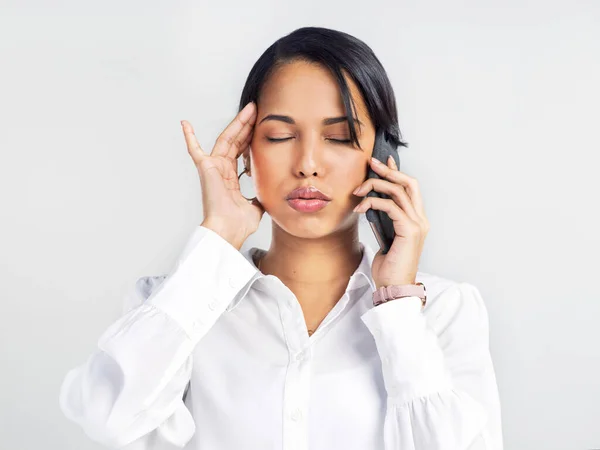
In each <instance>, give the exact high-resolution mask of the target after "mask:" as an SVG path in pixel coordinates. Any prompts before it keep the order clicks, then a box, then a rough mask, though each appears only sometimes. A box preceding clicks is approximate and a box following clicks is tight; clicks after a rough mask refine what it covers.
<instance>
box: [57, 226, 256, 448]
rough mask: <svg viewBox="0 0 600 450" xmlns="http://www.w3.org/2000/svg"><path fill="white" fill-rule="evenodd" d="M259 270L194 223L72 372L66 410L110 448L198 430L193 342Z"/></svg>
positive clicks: (63, 394) (63, 397)
mask: <svg viewBox="0 0 600 450" xmlns="http://www.w3.org/2000/svg"><path fill="white" fill-rule="evenodd" d="M256 273H257V270H256V268H255V267H254V266H253V265H252V264H251V263H250V262H249V261H248V260H246V258H245V257H244V256H243V255H242V254H241V253H240V252H239V251H238V250H237V249H236V248H235V247H233V246H232V245H230V244H229V243H228V242H227V241H226V240H225V239H223V238H222V237H221V236H219V235H218V234H217V233H215V232H214V231H212V230H210V229H208V228H205V227H203V226H197V227H196V228H195V229H194V231H193V232H192V234H191V236H190V237H189V238H188V240H187V242H186V243H185V245H184V248H183V251H182V252H181V254H180V256H179V257H178V259H177V261H176V263H175V265H174V267H173V269H172V270H171V272H170V273H169V274H167V275H166V276H163V277H158V278H157V277H142V278H140V279H138V280H137V282H136V283H135V285H134V286H133V287H132V289H131V290H130V291H129V292H127V293H126V295H125V301H124V306H123V310H124V314H123V315H122V316H121V317H120V318H119V319H118V320H116V322H114V323H113V324H112V325H110V326H109V327H108V329H107V330H106V331H105V332H104V333H103V334H102V336H101V337H100V339H99V341H98V347H97V349H96V350H95V351H94V352H93V353H92V354H91V355H90V356H89V357H88V358H87V360H86V361H85V362H84V363H83V364H82V365H80V366H78V367H76V368H74V369H72V370H70V371H69V372H68V373H67V375H66V376H65V378H64V380H63V382H62V385H61V389H60V396H59V403H60V407H61V409H62V411H63V413H64V414H65V416H66V417H67V418H68V419H70V420H72V421H73V422H75V423H77V424H78V425H80V426H81V427H82V428H83V429H84V431H85V432H86V434H87V435H88V436H89V437H90V438H91V439H93V440H95V441H97V442H100V443H103V444H104V445H107V446H109V447H113V448H127V449H132V450H133V449H136V450H138V449H139V450H146V449H150V448H156V447H155V445H158V444H159V443H160V445H161V447H160V448H164V447H163V445H164V444H166V443H168V444H171V447H169V448H172V447H173V446H175V447H176V448H177V447H183V446H184V445H185V444H186V443H187V442H188V441H189V440H190V439H191V437H192V436H193V434H194V433H195V425H194V421H193V419H192V416H191V414H190V412H189V410H188V409H187V407H186V405H185V403H184V399H183V396H184V392H185V390H186V387H187V385H188V383H189V381H190V376H191V372H192V352H193V350H194V347H195V346H196V344H197V343H198V341H199V340H200V339H202V337H203V336H205V335H206V333H207V332H208V331H209V329H210V328H211V327H212V325H213V324H214V323H215V321H216V320H217V319H218V317H219V316H220V315H221V314H222V313H223V312H224V311H225V309H226V308H227V307H228V306H229V304H230V303H231V302H232V300H233V299H234V297H235V296H236V294H237V293H238V292H239V291H240V290H241V289H242V287H243V286H244V285H245V284H246V283H247V282H249V281H250V280H251V279H252V277H253V276H254V275H256Z"/></svg>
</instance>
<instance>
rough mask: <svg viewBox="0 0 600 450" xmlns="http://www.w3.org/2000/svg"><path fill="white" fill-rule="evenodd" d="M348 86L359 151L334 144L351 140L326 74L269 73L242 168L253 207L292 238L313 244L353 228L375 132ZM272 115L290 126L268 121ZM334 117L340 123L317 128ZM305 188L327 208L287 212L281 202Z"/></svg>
mask: <svg viewBox="0 0 600 450" xmlns="http://www.w3.org/2000/svg"><path fill="white" fill-rule="evenodd" d="M346 81H347V83H348V85H349V88H350V92H351V95H352V97H353V100H354V103H355V105H356V108H357V110H358V116H357V117H356V119H358V120H359V121H360V122H361V124H362V125H361V124H358V123H356V122H355V126H356V132H357V134H358V139H359V142H360V145H361V147H362V150H361V149H360V148H358V147H356V146H355V144H353V143H352V142H341V143H340V142H335V141H334V139H335V140H342V141H344V140H349V139H350V129H349V126H348V122H347V121H346V120H345V110H344V106H343V103H342V97H341V95H340V93H339V89H338V85H337V83H336V82H335V80H334V78H333V76H332V75H331V74H330V73H329V71H328V70H327V69H324V68H322V67H320V66H318V65H316V64H310V63H307V62H293V63H290V64H287V65H285V66H283V67H281V68H279V69H278V70H277V71H276V72H275V73H273V75H272V76H271V77H270V79H269V80H268V81H267V83H266V84H265V85H264V87H263V90H262V92H261V97H260V99H259V101H258V104H257V118H256V126H255V129H254V134H253V137H252V141H251V143H250V150H249V151H247V152H246V153H245V154H244V160H245V163H246V167H249V169H250V175H251V177H252V179H253V181H254V188H255V190H256V196H257V199H258V201H260V203H261V204H262V205H263V207H264V208H265V211H266V212H267V213H268V214H269V215H270V216H271V218H272V220H273V222H275V223H276V224H277V225H278V226H280V227H281V228H282V229H284V230H285V231H287V232H288V233H290V234H292V235H294V236H298V237H305V238H316V237H320V236H325V235H328V234H331V233H333V232H335V231H340V230H344V229H347V228H349V227H350V226H352V225H353V224H356V217H357V213H354V212H353V211H352V209H353V208H354V207H355V206H356V205H357V204H358V203H359V202H360V200H361V198H360V197H356V196H354V195H353V194H352V191H354V189H356V188H357V187H358V186H359V185H360V184H361V183H362V182H363V181H364V180H365V177H366V173H367V167H368V160H369V158H370V157H371V153H372V150H373V144H374V141H375V128H374V125H373V124H372V123H371V120H370V118H369V117H368V115H367V111H366V108H365V105H364V102H363V99H362V97H361V95H360V93H359V91H358V89H357V88H356V85H355V84H354V83H353V82H352V81H351V80H350V78H348V77H346ZM270 115H278V116H287V117H289V119H288V121H283V120H277V119H270V118H269V117H268V116H270ZM336 117H344V120H343V121H339V122H337V123H331V124H328V125H327V124H324V123H323V121H324V120H325V119H330V118H336ZM292 121H293V123H289V122H292ZM269 138H270V139H287V140H285V141H281V142H272V141H270V140H269ZM288 138H289V139H288ZM248 156H249V157H250V163H248ZM305 186H315V187H316V188H318V189H319V190H320V191H321V192H323V193H324V194H325V195H327V196H328V197H329V198H331V201H329V202H328V203H327V205H326V206H325V207H324V208H322V209H320V210H319V211H314V212H300V211H298V210H296V209H294V208H292V207H291V206H290V204H289V203H288V201H287V200H286V197H287V195H288V194H289V193H290V191H292V190H293V189H296V188H298V187H305Z"/></svg>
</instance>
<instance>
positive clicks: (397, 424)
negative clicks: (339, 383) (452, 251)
mask: <svg viewBox="0 0 600 450" xmlns="http://www.w3.org/2000/svg"><path fill="white" fill-rule="evenodd" d="M361 318H362V320H363V322H364V323H365V325H366V326H367V327H368V328H369V330H370V331H371V333H372V335H373V337H374V339H375V342H376V346H377V351H378V353H379V355H380V358H381V364H382V372H383V376H384V384H385V387H386V391H387V395H388V397H387V411H386V415H385V423H384V431H383V432H384V441H385V450H501V449H502V448H503V440H502V429H501V414H500V401H499V395H498V388H497V384H496V376H495V373H494V367H493V364H492V358H491V355H490V351H489V322H488V315H487V310H486V307H485V304H484V302H483V299H482V298H481V294H480V292H479V290H478V289H477V288H476V287H475V286H473V285H471V284H469V283H456V284H454V285H452V286H451V287H449V288H447V289H445V290H444V291H443V292H442V293H441V294H439V297H437V298H436V299H435V301H432V302H431V303H428V304H427V305H426V307H425V308H424V309H423V310H422V308H421V300H420V299H419V298H418V297H406V298H403V299H397V300H392V301H390V302H387V303H384V304H381V305H379V306H376V307H373V308H371V309H369V310H368V311H367V312H366V313H364V314H363V315H362V317H361Z"/></svg>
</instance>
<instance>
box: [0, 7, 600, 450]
mask: <svg viewBox="0 0 600 450" xmlns="http://www.w3.org/2000/svg"><path fill="white" fill-rule="evenodd" d="M308 25H312V26H325V27H329V28H335V29H339V30H341V31H345V32H348V33H350V34H353V35H355V36H357V37H358V38H360V39H362V40H364V41H365V42H366V43H367V44H368V45H370V46H371V47H372V48H373V50H374V51H375V53H376V54H377V56H378V57H379V58H380V60H381V61H382V63H383V65H384V67H385V68H386V70H387V72H388V74H389V77H390V79H391V81H392V85H393V87H394V89H395V93H396V97H397V101H398V108H399V119H400V129H401V131H402V133H403V137H404V138H405V139H406V140H407V141H408V143H409V145H410V147H409V148H406V149H401V150H400V160H401V167H400V169H401V170H402V171H403V172H406V173H407V174H409V175H411V176H414V177H415V178H417V179H418V180H419V183H420V186H421V190H422V193H423V196H424V202H425V207H426V212H427V215H428V218H429V220H430V223H431V231H430V233H429V235H428V237H427V240H426V244H425V248H424V251H423V255H422V258H421V264H420V266H419V269H420V270H421V271H424V272H428V273H433V274H436V275H440V276H443V277H446V278H450V279H453V280H456V281H466V282H469V283H472V284H474V285H475V286H477V287H478V288H479V289H480V291H481V293H482V295H483V298H484V300H485V302H486V305H487V308H488V312H489V318H490V339H491V351H492V356H493V359H494V364H495V368H496V374H497V379H498V385H499V390H500V397H501V402H502V417H503V429H504V440H505V448H506V449H511V450H529V449H544V450H553V449H557V450H558V449H560V450H574V449H591V448H600V430H599V428H598V425H599V423H600V381H599V380H600V327H599V326H598V322H599V318H600V294H599V290H598V288H599V287H600V286H599V285H598V283H599V282H598V275H599V273H600V263H599V262H598V255H599V254H600V238H599V237H598V233H599V232H600V217H599V216H600V214H599V204H600V202H599V201H598V194H600V176H598V169H599V164H600V157H599V154H600V145H599V142H600V139H599V137H598V122H599V115H600V111H599V108H600V106H599V105H600V87H599V84H600V83H599V80H600V5H599V3H598V2H594V1H579V2H578V1H566V0H564V1H560V2H558V1H542V0H538V1H529V2H527V1H509V2H507V1H497V2H488V1H478V2H476V1H462V2H448V1H444V0H436V1H425V2H424V1H419V2H417V1H416V0H410V1H393V2H392V1H388V2H382V1H368V2H358V1H353V2H348V1H329V2H324V1H302V2H288V3H287V4H285V3H283V2H275V1H270V2H269V1H264V0H263V1H259V0H258V1H257V0H255V1H253V2H241V1H240V2H237V4H234V3H232V2H224V3H217V2H200V1H196V2H193V1H177V2H158V1H155V2H148V1H143V2H142V1H131V2H123V1H120V2H116V1H109V2H94V3H92V2H85V3H84V2H76V1H59V2H47V3H42V2H41V1H39V2H16V1H14V2H6V1H3V2H2V6H1V11H0V57H1V59H0V61H1V68H0V120H1V125H0V150H1V161H0V192H1V194H0V195H1V203H0V227H1V230H2V232H1V234H0V278H1V280H0V286H1V287H0V296H1V300H2V303H1V305H2V313H1V314H0V338H1V349H0V350H1V351H0V360H1V361H2V370H1V372H0V377H1V378H0V379H1V388H0V389H1V397H0V430H1V431H0V435H1V437H0V441H1V444H0V446H1V447H2V448H5V449H11V450H21V449H27V450H29V449H36V450H37V449H42V448H50V449H61V450H62V449H67V450H70V449H77V450H92V449H100V448H101V447H100V446H99V445H97V444H95V443H93V442H91V441H89V440H88V439H87V437H86V436H85V435H84V434H83V431H82V430H81V429H79V428H78V427H77V426H75V425H74V424H72V423H70V422H68V421H67V419H66V418H65V417H63V415H62V413H61V412H60V410H59V407H58V394H59V387H60V383H61V382H62V379H63V377H64V376H65V374H66V372H67V371H68V370H69V369H71V368H72V367H74V366H76V365H78V364H81V363H82V362H83V361H84V360H85V359H86V357H87V355H88V354H90V353H91V352H92V351H93V350H94V349H95V346H96V342H97V340H98V338H99V336H100V335H101V333H102V332H103V331H104V330H105V329H106V328H107V327H108V325H110V324H111V323H112V322H113V321H114V320H116V319H117V318H118V316H119V315H120V313H121V307H122V297H123V295H124V293H125V291H126V290H127V289H129V288H130V287H131V286H132V283H134V281H135V280H136V279H137V277H140V276H142V275H156V274H163V273H166V272H167V271H168V270H169V268H170V266H171V264H172V263H173V261H174V259H175V258H176V256H177V255H178V253H179V252H180V250H181V246H182V244H183V242H184V240H185V239H186V238H187V236H188V235H189V233H190V232H191V230H192V228H193V227H195V226H197V225H198V224H200V222H201V221H202V205H201V191H200V183H199V179H198V174H197V171H196V169H195V167H194V165H193V163H192V160H191V158H190V156H189V155H188V153H187V150H186V147H185V143H184V139H183V134H182V131H181V127H180V123H179V121H180V120H181V119H187V120H189V121H190V122H191V123H192V125H194V127H195V129H196V132H197V135H198V137H199V140H200V143H201V144H202V145H203V147H204V149H205V150H206V151H208V152H210V150H211V149H212V146H213V144H214V141H215V139H216V137H217V136H218V134H219V133H220V132H221V130H222V129H223V128H224V127H225V126H226V125H227V124H228V123H229V122H230V121H231V120H232V119H233V117H234V116H235V114H236V112H237V109H236V107H237V103H238V99H239V95H240V92H241V89H242V86H243V83H244V81H245V78H246V76H247V74H248V72H249V70H250V68H251V66H252V64H253V63H254V61H256V59H257V58H258V57H259V56H260V54H261V53H262V52H263V51H264V50H265V49H266V48H267V47H268V46H269V45H270V44H272V43H273V42H274V41H275V40H276V39H278V38H279V37H281V36H283V35H285V34H288V33H290V32H291V31H293V30H294V29H296V28H299V27H302V26H308ZM241 164H242V162H241V161H240V162H239V167H240V172H241V170H242V169H241V167H242V165H241ZM242 192H243V193H244V194H245V195H246V196H252V195H253V194H254V191H253V189H252V185H251V183H250V182H249V180H248V178H247V177H245V176H244V177H242ZM270 226H271V224H270V218H269V217H268V216H267V215H265V216H264V218H263V221H262V222H261V225H260V228H259V230H258V231H257V232H256V233H255V234H254V235H252V236H251V237H250V238H249V239H248V240H247V241H246V243H245V245H244V247H243V249H245V248H247V247H248V246H260V247H263V248H268V246H269V242H270ZM360 233H361V239H363V240H364V241H366V242H368V243H369V244H370V245H372V246H374V247H373V248H374V249H377V248H378V247H377V244H376V241H375V239H374V237H373V236H372V233H371V230H370V228H369V227H368V225H367V223H366V221H365V220H364V218H363V221H362V222H361V230H360Z"/></svg>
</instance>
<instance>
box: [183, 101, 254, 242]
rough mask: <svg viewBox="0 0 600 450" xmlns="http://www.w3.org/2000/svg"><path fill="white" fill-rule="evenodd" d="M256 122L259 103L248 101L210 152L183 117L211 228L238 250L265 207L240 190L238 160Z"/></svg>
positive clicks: (251, 231) (206, 220) (184, 130)
mask: <svg viewBox="0 0 600 450" xmlns="http://www.w3.org/2000/svg"><path fill="white" fill-rule="evenodd" d="M255 122H256V105H255V103H253V102H250V103H248V104H247V105H246V106H245V107H244V108H243V109H242V110H241V111H240V112H239V113H238V114H237V116H236V117H235V119H233V121H232V122H231V123H230V124H229V125H228V126H227V128H225V130H223V132H222V133H221V134H220V135H219V137H218V138H217V141H216V142H215V146H214V147H213V149H212V152H211V153H210V155H207V154H206V153H204V150H202V148H201V147H200V144H199V143H198V140H197V139H196V135H195V134H194V129H193V128H192V125H191V124H190V123H189V122H188V121H186V120H182V121H181V126H182V128H183V134H184V136H185V142H186V145H187V149H188V153H189V154H190V156H191V157H192V159H193V160H194V164H195V165H196V168H197V170H198V175H199V176H200V185H201V188H202V207H203V210H204V220H203V222H202V224H201V225H202V226H204V227H207V228H210V229H211V230H213V231H214V232H216V233H218V234H219V235H220V236H221V237H223V238H224V239H226V240H227V241H228V242H229V243H230V244H231V245H233V246H234V247H235V248H237V249H238V250H239V249H240V248H241V247H242V244H243V243H244V241H245V240H246V238H247V237H248V236H250V235H251V234H252V233H254V232H255V231H256V229H257V228H258V225H259V223H260V220H261V218H262V215H263V214H264V212H265V211H264V208H263V207H262V205H261V204H260V202H259V201H258V200H256V199H253V200H252V201H251V202H249V201H248V200H246V199H245V198H244V197H243V196H242V193H241V192H240V183H239V181H238V174H237V160H238V158H239V156H240V155H242V153H244V151H245V150H246V149H247V148H248V145H249V144H250V142H251V140H252V135H253V132H254V123H255Z"/></svg>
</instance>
